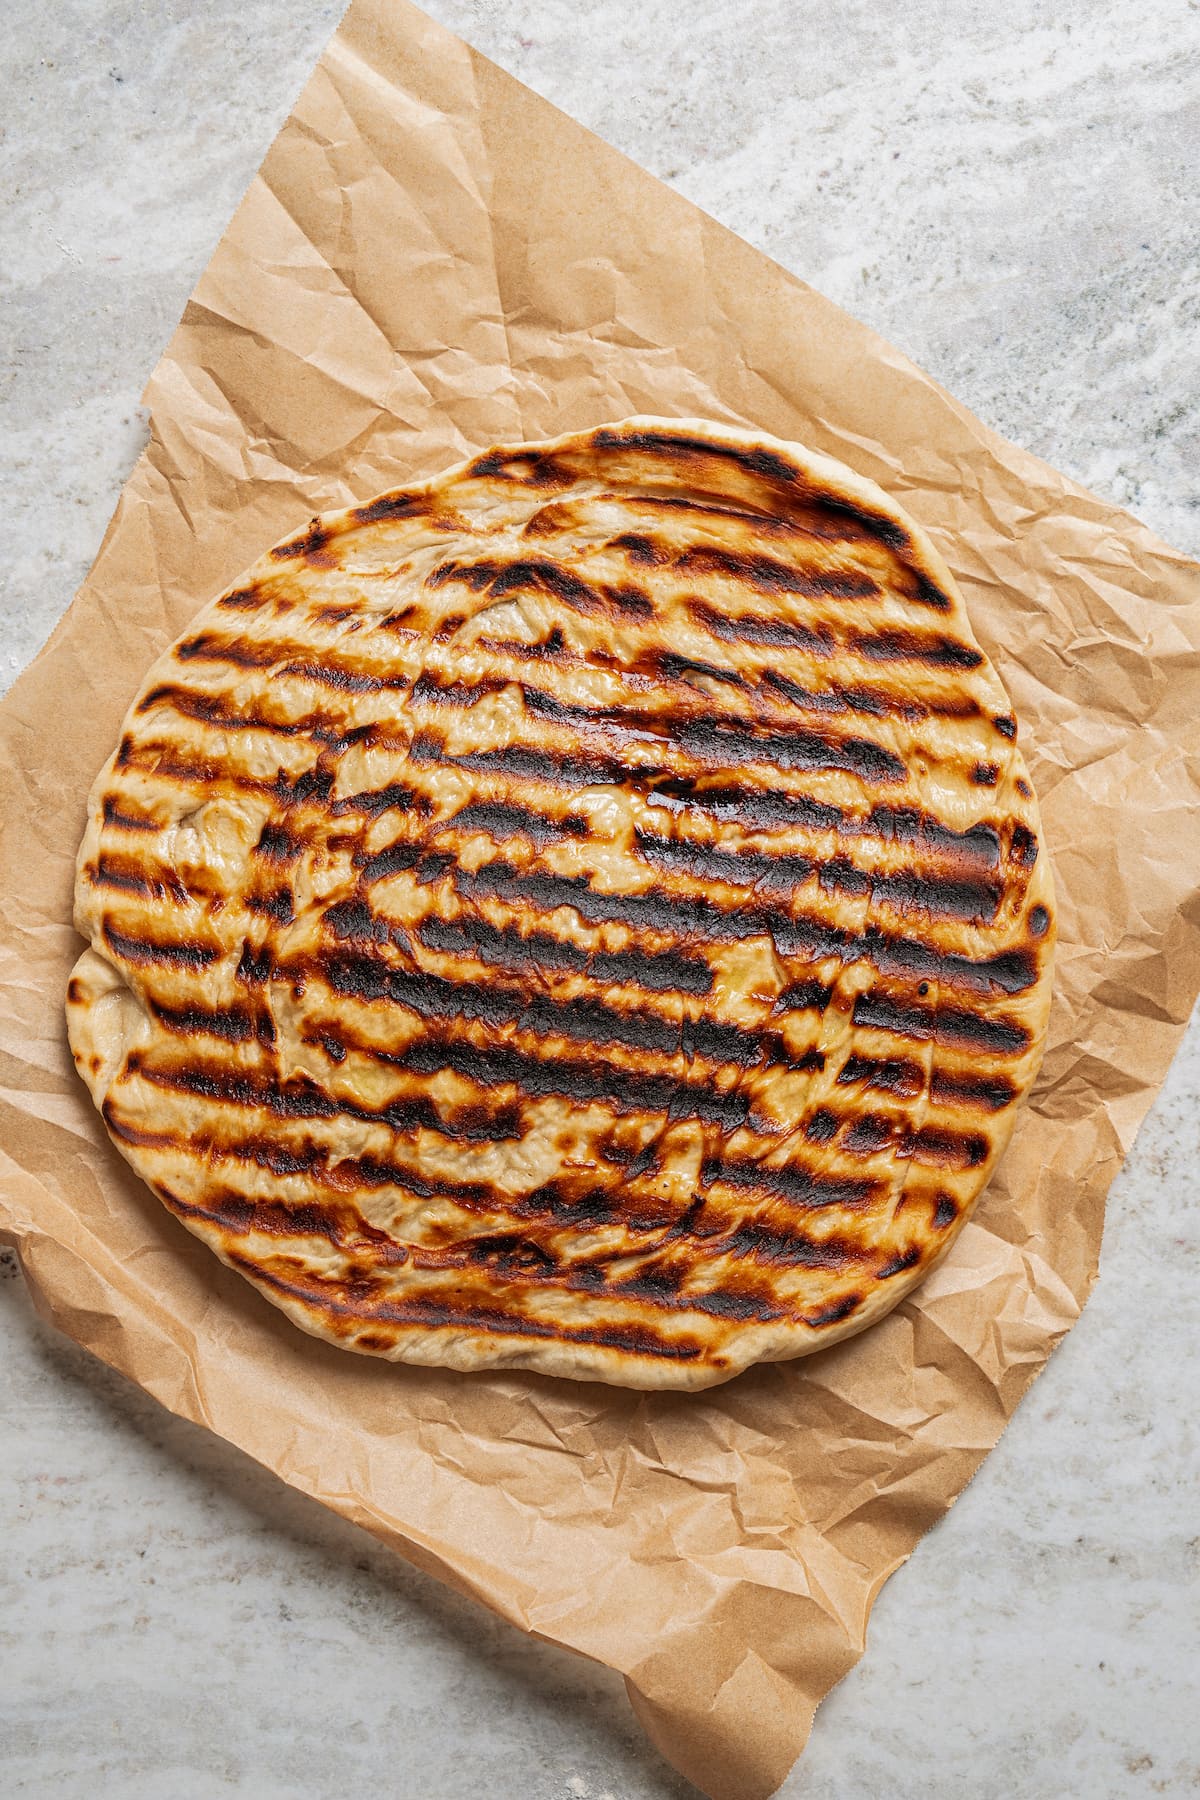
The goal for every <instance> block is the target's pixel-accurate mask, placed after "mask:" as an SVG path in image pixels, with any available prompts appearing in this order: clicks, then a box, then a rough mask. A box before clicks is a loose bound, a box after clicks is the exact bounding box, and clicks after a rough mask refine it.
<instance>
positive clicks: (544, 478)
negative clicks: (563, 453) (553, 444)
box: [469, 450, 574, 488]
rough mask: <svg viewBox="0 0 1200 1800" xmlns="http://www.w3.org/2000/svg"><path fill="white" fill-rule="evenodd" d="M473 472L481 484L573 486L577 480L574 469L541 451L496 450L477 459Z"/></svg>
mask: <svg viewBox="0 0 1200 1800" xmlns="http://www.w3.org/2000/svg"><path fill="white" fill-rule="evenodd" d="M469 473H470V474H471V475H474V476H476V477H477V478H478V479H479V480H480V481H489V480H493V481H494V480H500V481H515V482H519V483H520V484H521V486H522V487H533V488H561V487H570V485H571V483H572V481H573V480H574V476H573V475H572V474H571V472H570V470H568V469H566V468H564V467H563V466H562V465H561V464H560V463H556V462H555V460H554V458H553V456H551V455H549V454H548V453H547V452H545V451H539V450H492V451H489V452H488V454H487V455H486V456H478V457H476V459H475V461H474V462H473V463H472V464H471V467H470V470H469Z"/></svg>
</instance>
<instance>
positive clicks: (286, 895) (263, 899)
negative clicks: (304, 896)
mask: <svg viewBox="0 0 1200 1800" xmlns="http://www.w3.org/2000/svg"><path fill="white" fill-rule="evenodd" d="M246 907H247V909H248V911H250V912H254V913H261V914H263V916H264V917H265V918H268V919H273V920H274V922H275V923H276V925H290V924H291V923H292V921H293V920H294V918H295V916H296V912H295V899H294V896H293V894H292V890H291V889H290V888H286V887H281V888H273V889H272V890H271V891H270V892H269V893H266V894H248V895H247V896H246Z"/></svg>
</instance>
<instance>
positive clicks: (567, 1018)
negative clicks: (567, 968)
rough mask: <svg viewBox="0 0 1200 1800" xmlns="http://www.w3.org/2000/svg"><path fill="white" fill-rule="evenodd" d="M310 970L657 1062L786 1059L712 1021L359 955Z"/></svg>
mask: <svg viewBox="0 0 1200 1800" xmlns="http://www.w3.org/2000/svg"><path fill="white" fill-rule="evenodd" d="M316 969H317V972H318V973H319V974H320V975H321V976H322V977H323V978H324V980H325V981H327V982H328V984H329V986H330V987H331V988H332V989H333V990H334V992H336V993H339V994H343V995H345V996H346V997H347V998H349V999H354V1000H361V1001H365V1002H367V1003H372V1002H376V1001H380V1000H387V1001H390V1002H391V1003H392V1004H393V1005H395V1006H403V1007H405V1008H407V1009H408V1011H410V1012H414V1013H416V1014H417V1016H418V1017H419V1018H422V1019H436V1020H444V1021H455V1020H463V1021H473V1020H478V1021H480V1022H481V1023H483V1024H485V1025H490V1026H493V1027H499V1026H503V1025H509V1026H512V1027H513V1028H514V1029H516V1030H517V1031H527V1032H532V1033H535V1034H536V1035H537V1036H539V1037H562V1038H567V1039H571V1040H574V1041H577V1042H582V1043H593V1044H625V1045H628V1046H629V1047H630V1048H633V1049H637V1050H647V1051H652V1052H655V1053H657V1054H659V1055H662V1056H675V1055H678V1054H680V1053H681V1052H682V1054H683V1055H685V1056H689V1057H690V1056H704V1057H709V1058H711V1059H713V1060H715V1061H718V1062H729V1063H734V1064H736V1065H737V1066H738V1067H739V1068H755V1067H757V1066H758V1065H759V1064H760V1063H761V1062H762V1061H763V1060H764V1058H765V1057H767V1056H769V1055H771V1054H772V1052H774V1053H776V1055H777V1056H778V1057H780V1058H786V1049H785V1047H784V1046H783V1044H782V1042H781V1041H779V1040H778V1039H774V1038H773V1037H772V1036H771V1035H770V1034H763V1033H758V1032H750V1031H743V1030H742V1029H741V1028H740V1027H738V1026H736V1025H726V1024H722V1023H720V1022H719V1021H717V1020H714V1019H704V1018H700V1019H682V1020H679V1021H678V1022H676V1021H673V1020H670V1019H664V1018H661V1017H660V1016H659V1015H658V1014H657V1013H649V1012H641V1011H638V1010H636V1009H634V1008H629V1009H628V1010H622V1009H620V1008H617V1007H614V1006H606V1005H604V1003H603V1002H602V1001H599V1000H593V999H590V998H582V997H581V998H576V999H573V1000H556V999H553V998H551V997H550V996H549V995H547V994H538V993H535V994H533V995H530V994H527V993H525V992H524V991H523V990H519V989H518V990H514V989H511V988H505V987H501V986H498V985H495V984H492V983H486V982H465V981H450V980H447V979H446V978H445V977H443V976H440V975H431V974H428V973H427V972H425V971H424V970H418V969H402V968H395V967H393V966H391V965H390V964H389V963H387V962H385V961H384V960H383V959H382V957H380V956H377V955H372V954H370V953H369V952H366V951H365V950H364V951H355V952H349V951H347V952H334V953H332V954H329V955H326V956H323V957H319V958H318V959H317V961H316Z"/></svg>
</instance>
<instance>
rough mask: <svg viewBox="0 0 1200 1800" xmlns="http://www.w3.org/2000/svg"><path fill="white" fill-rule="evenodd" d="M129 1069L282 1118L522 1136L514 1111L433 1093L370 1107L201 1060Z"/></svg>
mask: <svg viewBox="0 0 1200 1800" xmlns="http://www.w3.org/2000/svg"><path fill="white" fill-rule="evenodd" d="M129 1066H130V1071H131V1073H136V1074H137V1075H139V1076H140V1078H141V1079H142V1080H143V1081H148V1082H149V1083H150V1084H151V1086H153V1087H159V1088H162V1089H164V1090H166V1091H167V1092H170V1093H182V1094H195V1095H198V1096H199V1097H200V1098H201V1099H204V1100H210V1101H213V1102H215V1103H217V1104H218V1105H223V1106H237V1107H250V1108H259V1109H261V1110H262V1111H263V1112H268V1113H271V1114H272V1115H273V1116H274V1117H275V1118H278V1119H291V1120H295V1119H322V1120H327V1119H337V1118H346V1119H357V1120H359V1121H361V1122H362V1123H363V1124H367V1125H386V1126H388V1127H389V1129H390V1130H392V1131H394V1132H395V1133H396V1134H397V1136H399V1137H406V1136H408V1135H410V1134H411V1133H413V1132H417V1131H432V1132H436V1133H437V1134H438V1135H439V1136H441V1137H447V1138H456V1139H460V1140H463V1141H466V1142H472V1143H474V1142H482V1143H502V1142H506V1141H508V1140H510V1139H512V1138H514V1137H520V1135H521V1133H520V1130H519V1127H518V1126H517V1124H516V1122H515V1121H514V1118H513V1115H512V1112H511V1110H509V1111H505V1109H503V1108H499V1109H497V1110H496V1112H495V1113H493V1114H484V1113H481V1112H480V1109H479V1108H478V1107H464V1108H460V1109H454V1108H449V1109H447V1110H446V1111H444V1112H443V1111H441V1110H439V1108H438V1107H436V1106H435V1105H434V1103H433V1101H432V1100H431V1099H430V1097H429V1096H428V1094H417V1095H402V1096H401V1097H400V1098H398V1099H396V1100H391V1101H388V1102H386V1103H385V1104H384V1105H382V1106H366V1105H363V1104H361V1103H360V1102H358V1101H355V1100H351V1099H349V1098H348V1097H346V1096H339V1095H334V1094H330V1093H328V1092H326V1090H325V1089H324V1088H322V1087H319V1086H318V1085H317V1083H316V1082H315V1081H312V1080H310V1079H309V1078H308V1077H307V1076H303V1075H300V1076H295V1077H293V1078H292V1079H290V1080H283V1079H280V1078H277V1077H276V1076H274V1075H271V1074H263V1073H252V1072H250V1071H248V1070H240V1069H237V1068H225V1067H220V1066H218V1067H216V1068H212V1067H210V1066H209V1065H207V1064H205V1063H202V1062H198V1061H192V1062H186V1063H182V1064H179V1065H176V1066H174V1067H154V1066H152V1065H151V1064H148V1063H146V1062H145V1061H142V1060H138V1059H134V1058H131V1059H130V1064H129Z"/></svg>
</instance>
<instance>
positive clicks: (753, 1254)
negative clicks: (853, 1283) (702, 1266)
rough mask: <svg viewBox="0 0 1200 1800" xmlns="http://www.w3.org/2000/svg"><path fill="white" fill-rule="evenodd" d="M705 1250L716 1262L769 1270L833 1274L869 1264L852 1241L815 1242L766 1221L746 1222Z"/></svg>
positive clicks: (710, 1242) (810, 1238)
mask: <svg viewBox="0 0 1200 1800" xmlns="http://www.w3.org/2000/svg"><path fill="white" fill-rule="evenodd" d="M705 1248H706V1251H707V1252H708V1254H710V1255H711V1256H712V1257H714V1258H715V1257H719V1256H722V1255H725V1256H732V1257H736V1258H744V1259H746V1260H747V1261H751V1262H757V1263H766V1264H767V1266H768V1267H770V1268H785V1269H786V1268H791V1269H797V1268H799V1269H824V1270H827V1271H828V1272H829V1273H830V1274H838V1273H840V1272H841V1271H842V1270H845V1269H852V1268H855V1267H857V1266H858V1265H859V1264H860V1263H862V1262H864V1261H865V1260H866V1253H865V1251H864V1250H863V1248H862V1247H861V1245H859V1244H856V1243H855V1242H854V1241H853V1239H849V1238H843V1237H832V1236H831V1237H821V1238H812V1237H808V1236H807V1235H806V1234H805V1233H804V1232H800V1231H787V1230H784V1229H782V1228H781V1227H780V1226H778V1225H777V1224H775V1223H774V1221H770V1222H769V1221H768V1220H766V1219H747V1220H746V1221H745V1222H744V1223H743V1224H741V1225H739V1226H738V1227H737V1229H736V1230H735V1231H732V1232H731V1233H730V1234H729V1235H728V1236H727V1237H722V1238H715V1239H711V1240H709V1241H708V1243H707V1244H706V1246H705Z"/></svg>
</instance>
